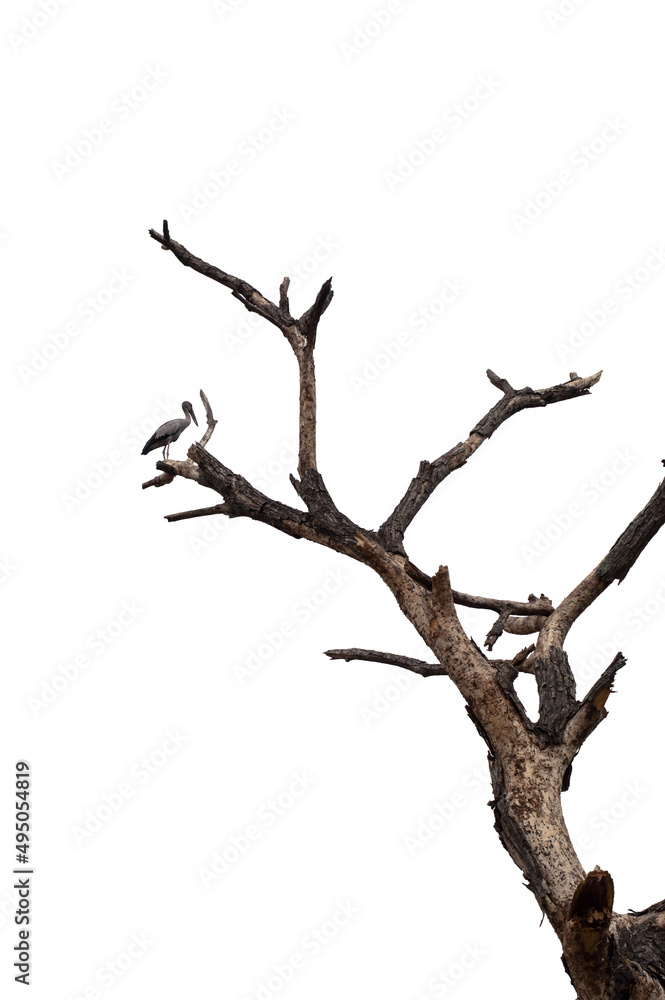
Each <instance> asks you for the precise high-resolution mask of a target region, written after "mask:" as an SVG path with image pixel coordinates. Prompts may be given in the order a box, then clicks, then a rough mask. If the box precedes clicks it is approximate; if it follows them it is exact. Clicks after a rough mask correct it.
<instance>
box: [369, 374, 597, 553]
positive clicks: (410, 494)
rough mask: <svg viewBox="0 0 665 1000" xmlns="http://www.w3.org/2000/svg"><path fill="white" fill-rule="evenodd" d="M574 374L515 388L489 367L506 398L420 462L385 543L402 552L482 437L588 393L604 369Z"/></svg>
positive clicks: (383, 532)
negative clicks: (430, 503)
mask: <svg viewBox="0 0 665 1000" xmlns="http://www.w3.org/2000/svg"><path fill="white" fill-rule="evenodd" d="M571 375H574V376H575V377H574V378H571V379H570V380H569V381H568V382H563V383H562V384H561V385H555V386H551V387H550V388H548V389H532V388H531V387H530V386H527V387H526V388H524V389H513V388H512V386H511V385H510V383H509V382H507V381H506V380H505V379H502V378H499V376H498V375H495V374H494V372H493V371H491V369H489V368H488V370H487V377H488V378H489V380H490V382H491V383H492V385H495V386H496V387H497V388H498V389H500V390H501V391H502V392H503V398H502V399H500V400H499V402H498V403H495V405H494V406H493V407H492V409H491V410H489V411H488V412H487V413H486V414H485V416H484V417H483V418H482V419H481V420H479V421H478V423H477V424H476V425H475V427H473V429H472V430H471V431H470V433H469V436H468V438H467V439H466V441H461V442H460V443H459V444H456V445H455V447H454V448H451V449H450V450H449V451H447V452H445V454H443V455H441V456H440V457H439V458H437V459H435V460H434V461H433V462H428V461H423V462H421V463H420V468H419V469H418V474H417V476H415V477H414V478H413V479H412V480H411V482H410V484H409V487H408V489H407V491H406V493H405V494H404V496H403V497H402V499H401V500H400V502H399V503H398V504H397V506H396V507H395V509H394V511H393V512H392V514H391V515H390V517H388V518H387V519H386V520H385V521H384V522H383V524H382V525H381V527H380V529H379V537H380V538H381V539H382V541H383V543H384V544H385V545H386V546H387V547H388V548H390V549H392V550H393V551H395V552H403V551H404V547H403V543H404V533H405V531H406V529H407V528H408V526H409V525H410V524H411V522H412V521H413V519H414V517H415V516H416V514H417V513H418V511H419V510H420V509H421V507H422V506H423V505H424V504H425V503H426V501H427V500H428V499H429V498H430V496H431V495H432V493H433V492H434V490H435V489H436V488H437V486H438V485H439V484H440V483H442V482H443V480H444V479H446V477H447V476H449V475H450V473H451V472H454V471H455V469H459V468H460V467H461V466H462V465H464V464H465V462H466V461H467V460H468V459H469V458H470V457H471V455H473V453H474V452H475V451H477V450H478V448H480V446H481V444H482V443H483V441H486V440H487V439H488V438H490V437H491V436H492V434H494V432H495V431H496V430H497V429H498V428H499V427H500V426H501V424H502V423H504V422H505V421H506V420H507V419H508V418H509V417H512V415H513V414H514V413H519V411H520V410H525V409H530V408H532V407H536V406H548V405H549V404H550V403H558V402H561V401H562V400H564V399H574V398H575V397H576V396H587V395H588V394H589V390H590V388H591V387H592V386H593V385H595V384H596V382H598V380H599V379H600V376H601V375H602V372H596V374H595V375H590V376H588V377H587V378H580V377H579V376H578V375H577V374H576V372H572V373H571Z"/></svg>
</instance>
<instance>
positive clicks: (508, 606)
mask: <svg viewBox="0 0 665 1000" xmlns="http://www.w3.org/2000/svg"><path fill="white" fill-rule="evenodd" d="M150 235H151V237H152V238H153V239H154V240H156V241H157V242H158V243H160V244H161V246H162V248H163V249H165V250H168V251H170V252H171V253H173V255H174V256H175V257H176V258H177V259H178V260H179V261H180V262H181V263H182V264H183V265H184V266H185V267H189V268H192V269H193V270H195V271H198V272H199V273H200V274H203V275H205V276H206V277H209V278H211V279H212V280H214V281H216V282H218V283H220V284H222V285H224V286H225V287H227V288H229V289H230V290H231V292H232V294H233V295H234V296H235V298H237V299H238V300H239V301H240V302H242V303H243V305H244V306H245V308H246V309H248V310H250V311H251V312H255V313H257V314H258V315H261V316H263V317H264V318H265V319H266V320H268V322H270V323H271V324H273V325H274V326H277V327H278V328H279V329H280V330H281V332H282V333H283V335H284V336H285V338H286V340H287V341H288V343H289V345H290V346H291V349H292V350H293V352H294V354H295V356H296V359H297V361H298V369H299V379H300V384H299V395H300V411H299V434H300V444H299V454H298V476H299V478H298V479H296V478H294V477H292V483H293V486H294V488H295V490H296V492H297V493H298V496H299V497H300V499H301V500H302V501H303V503H304V505H305V507H306V509H304V510H303V509H296V508H294V507H290V506H289V505H287V504H284V503H281V502H279V501H276V500H273V499H271V498H270V497H268V496H266V495H265V494H263V493H261V492H260V491H259V490H257V489H256V488H255V487H253V486H252V485H251V483H249V482H248V481H247V480H246V479H245V478H244V477H243V476H241V475H238V474H237V473H235V472H233V471H232V470H231V469H229V468H228V467H227V466H225V465H223V464H222V462H220V461H219V460H218V459H217V458H215V457H214V456H213V455H212V454H211V453H210V452H209V451H208V450H207V445H208V443H209V440H210V436H211V434H212V431H213V429H214V426H215V423H216V421H215V420H214V417H213V415H212V409H211V408H210V404H209V403H208V400H207V397H206V396H205V395H204V393H203V392H202V393H201V399H202V401H203V404H204V407H205V410H206V415H207V418H208V427H207V430H206V432H205V434H204V435H203V437H202V438H201V440H200V441H199V442H197V443H195V444H193V445H192V446H191V447H190V448H189V451H188V458H187V461H185V462H176V461H167V462H158V463H157V469H158V470H160V472H161V473H162V475H160V476H157V477H155V478H154V479H153V480H151V481H150V482H148V483H144V488H145V487H147V486H162V485H165V484H166V483H169V482H172V481H173V479H174V478H175V477H177V476H181V477H183V478H187V479H191V480H193V481H195V482H196V483H197V484H198V485H200V486H204V487H206V488H207V489H212V490H213V491H215V492H216V493H217V494H218V495H220V496H221V497H222V500H223V502H222V503H218V504H215V505H212V506H208V507H201V508H198V509H192V510H187V511H182V512H180V513H178V514H171V515H168V518H167V520H169V521H178V520H184V519H188V518H195V517H204V516H209V515H211V514H217V513H223V514H225V515H226V516H228V517H249V518H252V519H254V520H256V521H259V522H261V523H263V524H265V525H268V526H270V527H272V528H276V529H278V530H279V531H281V532H283V533H285V534H287V535H290V536H292V537H295V538H306V539H308V540H310V541H314V542H317V543H318V544H320V545H324V546H326V547H327V548H330V549H333V550H334V551H336V552H339V553H342V554H344V555H347V556H349V557H351V558H353V559H355V560H357V561H359V562H361V563H363V564H364V565H366V566H368V567H370V568H371V569H373V570H374V571H375V572H376V573H378V574H379V576H380V577H381V579H382V580H383V581H384V583H385V584H386V585H387V586H388V587H389V589H390V591H391V593H392V594H393V596H394V597H395V599H396V601H397V603H398V606H399V607H400V609H401V610H402V612H403V613H404V614H405V615H406V617H407V618H408V619H409V621H410V622H411V624H412V625H413V626H414V628H415V629H416V631H417V632H418V634H419V635H420V637H421V639H422V640H423V641H424V642H425V643H426V645H427V646H428V648H429V649H431V650H432V653H433V655H434V657H435V660H436V662H434V663H429V662H426V661H424V660H418V659H415V658H413V657H407V656H402V655H399V654H393V653H385V652H380V651H378V650H368V649H357V648H349V649H331V650H328V652H327V655H328V656H329V657H330V658H331V659H344V660H347V661H349V660H366V661H369V662H377V663H386V664H389V665H393V666H398V667H403V668H405V669H407V670H411V671H413V672H415V673H418V674H420V675H422V676H425V677H428V676H434V675H439V676H441V675H445V676H448V677H449V678H450V680H451V681H452V683H453V684H455V686H456V687H457V689H458V690H459V692H460V693H461V695H462V697H463V698H464V700H465V702H466V707H467V712H468V714H469V716H470V718H471V719H472V721H473V723H474V725H475V726H476V728H477V729H478V731H479V733H480V734H481V735H482V737H483V739H484V740H485V741H486V743H487V746H488V749H489V764H490V775H491V779H492V788H493V793H494V798H493V800H492V802H491V806H492V808H493V810H494V816H495V826H496V829H497V832H498V834H499V837H500V839H501V842H502V844H503V845H504V847H505V848H506V850H507V851H508V853H509V854H510V856H511V858H512V859H513V860H514V861H515V863H516V864H517V865H518V866H519V868H520V870H521V871H522V873H523V876H524V879H525V882H526V884H527V886H528V887H529V889H531V891H532V892H533V893H534V895H535V897H536V899H537V900H538V904H539V906H540V907H541V909H542V911H543V913H545V914H546V915H547V917H548V920H549V921H550V923H551V925H552V927H553V928H554V930H555V932H556V934H557V935H558V937H559V938H560V940H561V941H562V943H563V950H564V961H565V962H566V963H567V968H568V970H569V973H570V975H571V978H572V980H573V983H574V984H575V986H576V988H577V990H578V995H579V998H580V1000H656V998H658V1000H665V992H664V990H663V986H665V903H660V904H654V906H652V907H648V908H647V909H646V910H642V911H640V912H639V913H628V914H613V913H612V891H613V887H612V880H611V877H610V876H609V874H608V873H607V872H600V871H597V872H592V873H591V874H589V875H585V872H584V870H583V869H582V866H581V864H580V862H579V859H578V857H577V855H576V853H575V850H574V847H573V845H572V843H571V841H570V837H569V834H568V831H567V829H566V825H565V822H564V818H563V813H562V810H561V793H562V791H563V790H565V789H566V788H567V787H568V784H569V782H570V776H571V768H572V762H573V760H574V758H575V756H576V754H577V753H578V752H579V750H580V747H581V746H582V744H583V742H584V740H585V739H586V738H587V737H588V736H589V735H590V733H591V732H593V730H594V729H595V728H596V726H597V725H598V724H599V723H600V722H601V721H602V720H603V719H604V718H605V716H606V714H607V712H606V709H605V704H606V701H607V698H608V697H609V694H610V692H611V690H612V685H613V682H614V679H615V676H616V673H617V671H618V670H619V669H620V668H621V667H622V666H623V664H624V662H625V661H624V658H623V656H622V655H621V654H619V655H618V656H617V657H616V658H615V660H614V661H613V662H612V663H611V664H610V665H609V666H608V667H607V669H606V670H605V671H604V673H603V674H602V676H601V677H600V678H599V679H598V680H597V681H596V683H595V684H594V685H592V687H591V689H590V691H589V692H588V693H587V695H586V696H585V698H584V699H583V700H582V702H579V701H577V699H576V692H575V681H574V677H573V673H572V670H571V668H570V664H569V663H568V658H567V655H566V653H565V651H564V650H563V642H564V640H565V637H566V635H567V633H568V630H569V629H570V627H571V626H572V624H573V623H574V621H575V620H576V619H577V618H578V617H579V615H580V614H581V613H582V612H583V611H584V610H585V609H586V608H587V607H588V606H589V605H590V604H591V602H592V601H594V600H595V599H596V597H598V595H599V594H600V593H602V592H603V591H604V590H605V589H606V588H607V587H608V586H609V585H610V583H611V582H612V581H613V580H619V581H621V580H622V579H624V577H625V575H626V573H627V572H628V571H629V570H630V568H631V567H632V566H633V564H634V563H635V560H636V559H637V558H638V556H639V555H640V553H641V552H642V551H643V550H644V548H645V547H646V545H647V544H648V542H649V541H650V540H651V539H652V538H653V536H654V535H655V534H656V532H657V531H658V530H659V528H660V527H661V526H662V524H663V523H664V522H665V482H664V483H661V485H660V486H659V487H658V489H657V490H656V492H655V494H654V496H653V497H652V499H651V500H650V501H649V503H648V504H647V505H646V506H645V508H644V509H643V510H642V511H641V512H640V513H639V514H638V515H637V517H636V518H635V519H634V520H633V521H632V522H631V524H630V525H629V526H628V528H627V529H626V530H625V531H624V532H623V534H622V535H621V536H620V537H619V538H618V539H617V541H616V542H615V544H614V545H613V546H612V548H611V549H610V551H609V552H608V554H607V556H606V557H605V558H604V559H603V560H602V561H601V563H599V565H598V566H597V567H596V568H595V569H594V570H593V571H592V573H590V574H589V576H588V577H587V578H586V579H585V580H583V581H582V583H581V584H579V585H578V586H577V587H576V588H575V589H574V590H573V591H572V592H571V593H570V594H569V595H568V597H566V598H565V599H564V600H563V601H562V602H561V603H560V604H559V605H558V606H557V607H555V606H554V605H553V604H552V603H551V602H550V600H549V599H548V598H546V597H545V596H544V595H541V596H540V598H536V597H535V595H533V594H531V595H530V596H529V599H528V601H526V602H515V601H508V600H501V599H496V598H485V597H476V596H473V595H470V594H465V593H462V592H459V591H456V590H453V589H452V587H451V583H450V579H449V575H448V570H447V568H445V567H440V568H439V570H438V571H437V573H436V574H435V575H434V576H433V577H429V576H428V575H427V574H425V573H424V572H422V571H421V570H420V569H419V568H418V567H417V566H415V565H414V563H413V562H412V561H411V560H410V559H409V557H408V555H407V553H406V551H405V549H404V534H405V531H406V530H407V528H408V526H409V525H410V523H411V522H412V520H413V518H414V517H415V516H416V515H417V513H418V512H419V510H420V509H421V508H422V506H423V504H424V503H425V502H426V501H427V500H428V499H429V497H430V496H431V495H432V493H433V492H434V490H435V489H436V487H437V486H438V485H439V484H440V483H441V482H443V480H444V479H445V478H446V477H447V476H448V475H449V474H450V473H451V472H453V471H454V470H455V469H458V468H460V467H461V466H462V465H464V464H465V462H466V461H467V460H468V459H469V457H470V456H471V455H472V454H473V453H474V452H475V451H476V450H477V449H478V448H479V447H480V445H481V444H482V443H483V441H485V440H486V439H488V438H489V437H491V436H492V434H493V433H494V432H495V431H496V430H497V429H498V428H499V427H500V426H501V424H503V423H504V422H505V421H506V420H507V419H508V418H509V417H511V416H512V415H513V414H514V413H517V412H519V411H520V410H523V409H528V408H533V407H541V406H547V405H549V404H550V403H556V402H560V401H563V400H566V399H572V398H576V397H578V396H584V395H587V394H588V393H589V390H590V388H591V387H592V386H593V385H595V384H596V382H598V380H599V378H600V374H601V373H600V372H598V373H596V374H595V375H591V376H589V377H586V378H580V377H579V376H578V375H577V373H576V372H571V373H570V379H569V381H568V382H564V383H562V384H560V385H555V386H552V387H550V388H547V389H531V388H530V387H528V386H527V387H525V388H524V389H517V390H516V389H513V387H512V386H511V384H510V383H509V382H508V381H507V380H506V379H504V378H500V377H499V376H498V375H496V374H495V373H494V372H492V371H491V370H488V372H487V376H488V378H489V380H490V382H491V383H492V385H494V386H495V387H496V388H497V389H498V390H499V391H500V392H501V393H502V398H501V399H500V400H499V401H498V402H497V403H496V404H495V405H494V406H493V407H492V408H491V409H490V410H489V411H488V412H487V413H486V414H485V416H484V417H483V418H482V419H481V420H480V421H479V422H478V423H477V424H476V425H475V426H474V427H473V429H472V430H471V432H470V433H469V436H468V438H467V439H466V440H465V441H463V442H460V443H459V444H457V445H455V446H454V447H453V448H451V449H450V450H449V451H448V452H446V453H445V454H443V455H441V456H440V457H439V458H437V459H436V460H435V461H433V462H426V461H425V462H421V464H420V468H419V471H418V474H417V475H416V476H415V477H414V479H413V480H412V481H411V483H410V484H409V486H408V488H407V490H406V492H405V494H404V496H403V497H402V499H401V500H400V502H399V503H398V504H397V506H396V507H395V509H394V510H393V512H392V514H391V515H390V516H389V517H388V518H387V519H386V521H385V522H384V523H383V524H382V525H381V527H380V529H379V530H378V532H375V531H371V530H368V529H365V528H362V527H360V526H359V525H357V524H355V523H354V522H353V521H352V520H351V519H350V518H348V517H347V516H346V515H345V514H343V513H342V512H341V511H340V510H339V509H338V508H337V507H336V505H335V504H334V502H333V500H332V498H331V497H330V494H329V492H328V490H327V488H326V486H325V483H324V481H323V478H322V477H321V474H320V473H319V471H318V470H317V462H316V379H315V370H314V347H315V344H316V335H317V328H318V324H319V322H320V319H321V317H322V315H323V313H324V312H325V310H326V309H327V308H328V306H329V304H330V301H331V299H332V294H333V293H332V288H331V282H330V280H328V281H326V282H324V284H323V285H322V287H321V289H320V290H319V292H318V294H317V296H316V298H315V301H314V303H313V304H312V306H311V307H310V308H309V309H308V310H307V311H306V312H304V313H303V314H302V316H300V318H299V319H294V317H293V316H292V315H291V312H290V305H289V296H288V290H289V279H288V278H285V279H284V280H283V281H282V283H281V285H280V289H279V304H275V303H274V302H271V301H270V300H269V299H267V298H266V297H265V296H264V295H262V294H261V292H259V291H258V290H257V289H256V288H254V287H253V286H252V285H250V284H249V283H248V282H245V281H243V280H241V279H240V278H236V277H235V276H233V275H231V274H228V273H227V272H225V271H223V270H221V269H220V268H218V267H215V266H214V265H211V264H208V263H207V262H206V261H203V260H201V259H200V258H198V257H195V256H194V255H193V254H191V253H190V252H189V251H188V250H187V249H186V248H185V247H183V246H182V245H181V244H179V243H176V242H175V241H174V240H173V239H172V238H171V234H170V232H169V229H168V225H167V223H166V222H164V230H163V233H162V234H160V233H158V232H156V231H155V230H150ZM456 606H462V607H468V608H477V609H481V610H488V611H493V612H495V613H496V615H497V619H496V621H495V623H494V625H493V626H492V628H491V629H490V631H489V634H488V636H487V639H486V640H485V645H486V646H487V647H489V648H490V649H491V648H492V647H493V646H494V644H495V642H496V641H497V639H498V638H499V636H500V635H501V634H502V633H503V632H509V633H513V634H521V635H526V634H529V633H538V639H537V642H536V644H535V645H531V646H528V647H527V648H525V649H523V650H521V652H520V653H518V654H517V655H516V656H515V657H513V659H512V660H490V659H488V658H487V656H486V655H485V654H484V653H483V651H482V650H481V649H479V647H478V646H477V645H476V643H475V642H474V641H473V640H472V639H471V638H470V637H469V636H468V635H467V634H466V632H465V631H464V629H463V628H462V626H461V624H460V621H459V619H458V616H457V612H456ZM518 672H524V673H533V674H534V675H535V678H536V682H537V685H538V690H539V700H540V717H539V719H538V721H537V722H533V721H531V720H530V719H529V718H528V716H527V714H526V712H525V710H524V707H523V705H522V704H521V702H520V700H519V698H518V697H517V695H516V693H515V690H514V686H513V682H514V680H515V678H516V676H517V674H518Z"/></svg>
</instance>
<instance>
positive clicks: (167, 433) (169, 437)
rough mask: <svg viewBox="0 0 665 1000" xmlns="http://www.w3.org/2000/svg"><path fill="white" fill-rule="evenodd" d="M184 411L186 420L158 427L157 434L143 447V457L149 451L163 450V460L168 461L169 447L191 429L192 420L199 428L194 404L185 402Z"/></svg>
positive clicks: (177, 420)
mask: <svg viewBox="0 0 665 1000" xmlns="http://www.w3.org/2000/svg"><path fill="white" fill-rule="evenodd" d="M182 408H183V411H184V413H185V417H186V418H187V419H186V420H183V419H182V418H179V419H176V420H167V421H166V423H165V424H162V426H161V427H158V428H157V430H156V431H155V433H154V434H153V435H152V437H151V438H149V440H148V441H146V443H145V444H144V445H143V451H142V452H141V454H142V455H147V454H148V452H149V451H154V450H155V449H156V448H163V449H164V450H163V452H162V458H164V459H166V458H168V457H169V454H168V453H169V445H170V444H171V442H172V441H177V440H178V438H179V437H180V435H181V434H182V432H183V431H184V430H185V428H186V427H189V425H190V423H191V422H192V420H193V421H194V423H195V424H196V426H197V427H198V426H199V422H198V420H197V419H196V417H195V416H194V409H193V407H192V404H191V403H190V402H189V401H188V400H185V402H184V403H183V404H182Z"/></svg>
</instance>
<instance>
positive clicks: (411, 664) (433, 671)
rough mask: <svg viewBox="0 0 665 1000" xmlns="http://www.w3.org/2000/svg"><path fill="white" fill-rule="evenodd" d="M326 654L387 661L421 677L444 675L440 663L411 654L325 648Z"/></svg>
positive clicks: (332, 658) (340, 657) (336, 658)
mask: <svg viewBox="0 0 665 1000" xmlns="http://www.w3.org/2000/svg"><path fill="white" fill-rule="evenodd" d="M325 655H326V656H329V657H330V659H331V660H346V662H347V663H348V662H349V661H350V660H367V661H368V662H369V663H387V664H388V665H389V666H391V667H404V669H405V670H412V671H413V672H414V673H416V674H420V675H421V676H422V677H442V676H445V675H446V669H445V667H443V666H441V664H440V663H427V662H426V661H425V660H417V659H414V657H413V656H402V655H401V654H400V653H380V652H379V651H378V650H376V649H327V650H326V652H325Z"/></svg>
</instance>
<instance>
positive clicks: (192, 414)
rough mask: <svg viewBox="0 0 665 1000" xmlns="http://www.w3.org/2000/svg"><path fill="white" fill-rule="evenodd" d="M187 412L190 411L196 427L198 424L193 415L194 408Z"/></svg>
mask: <svg viewBox="0 0 665 1000" xmlns="http://www.w3.org/2000/svg"><path fill="white" fill-rule="evenodd" d="M189 412H190V413H191V415H192V420H193V421H194V423H195V424H196V426H197V427H198V426H199V422H198V420H197V419H196V417H195V416H194V410H190V411H189Z"/></svg>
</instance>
